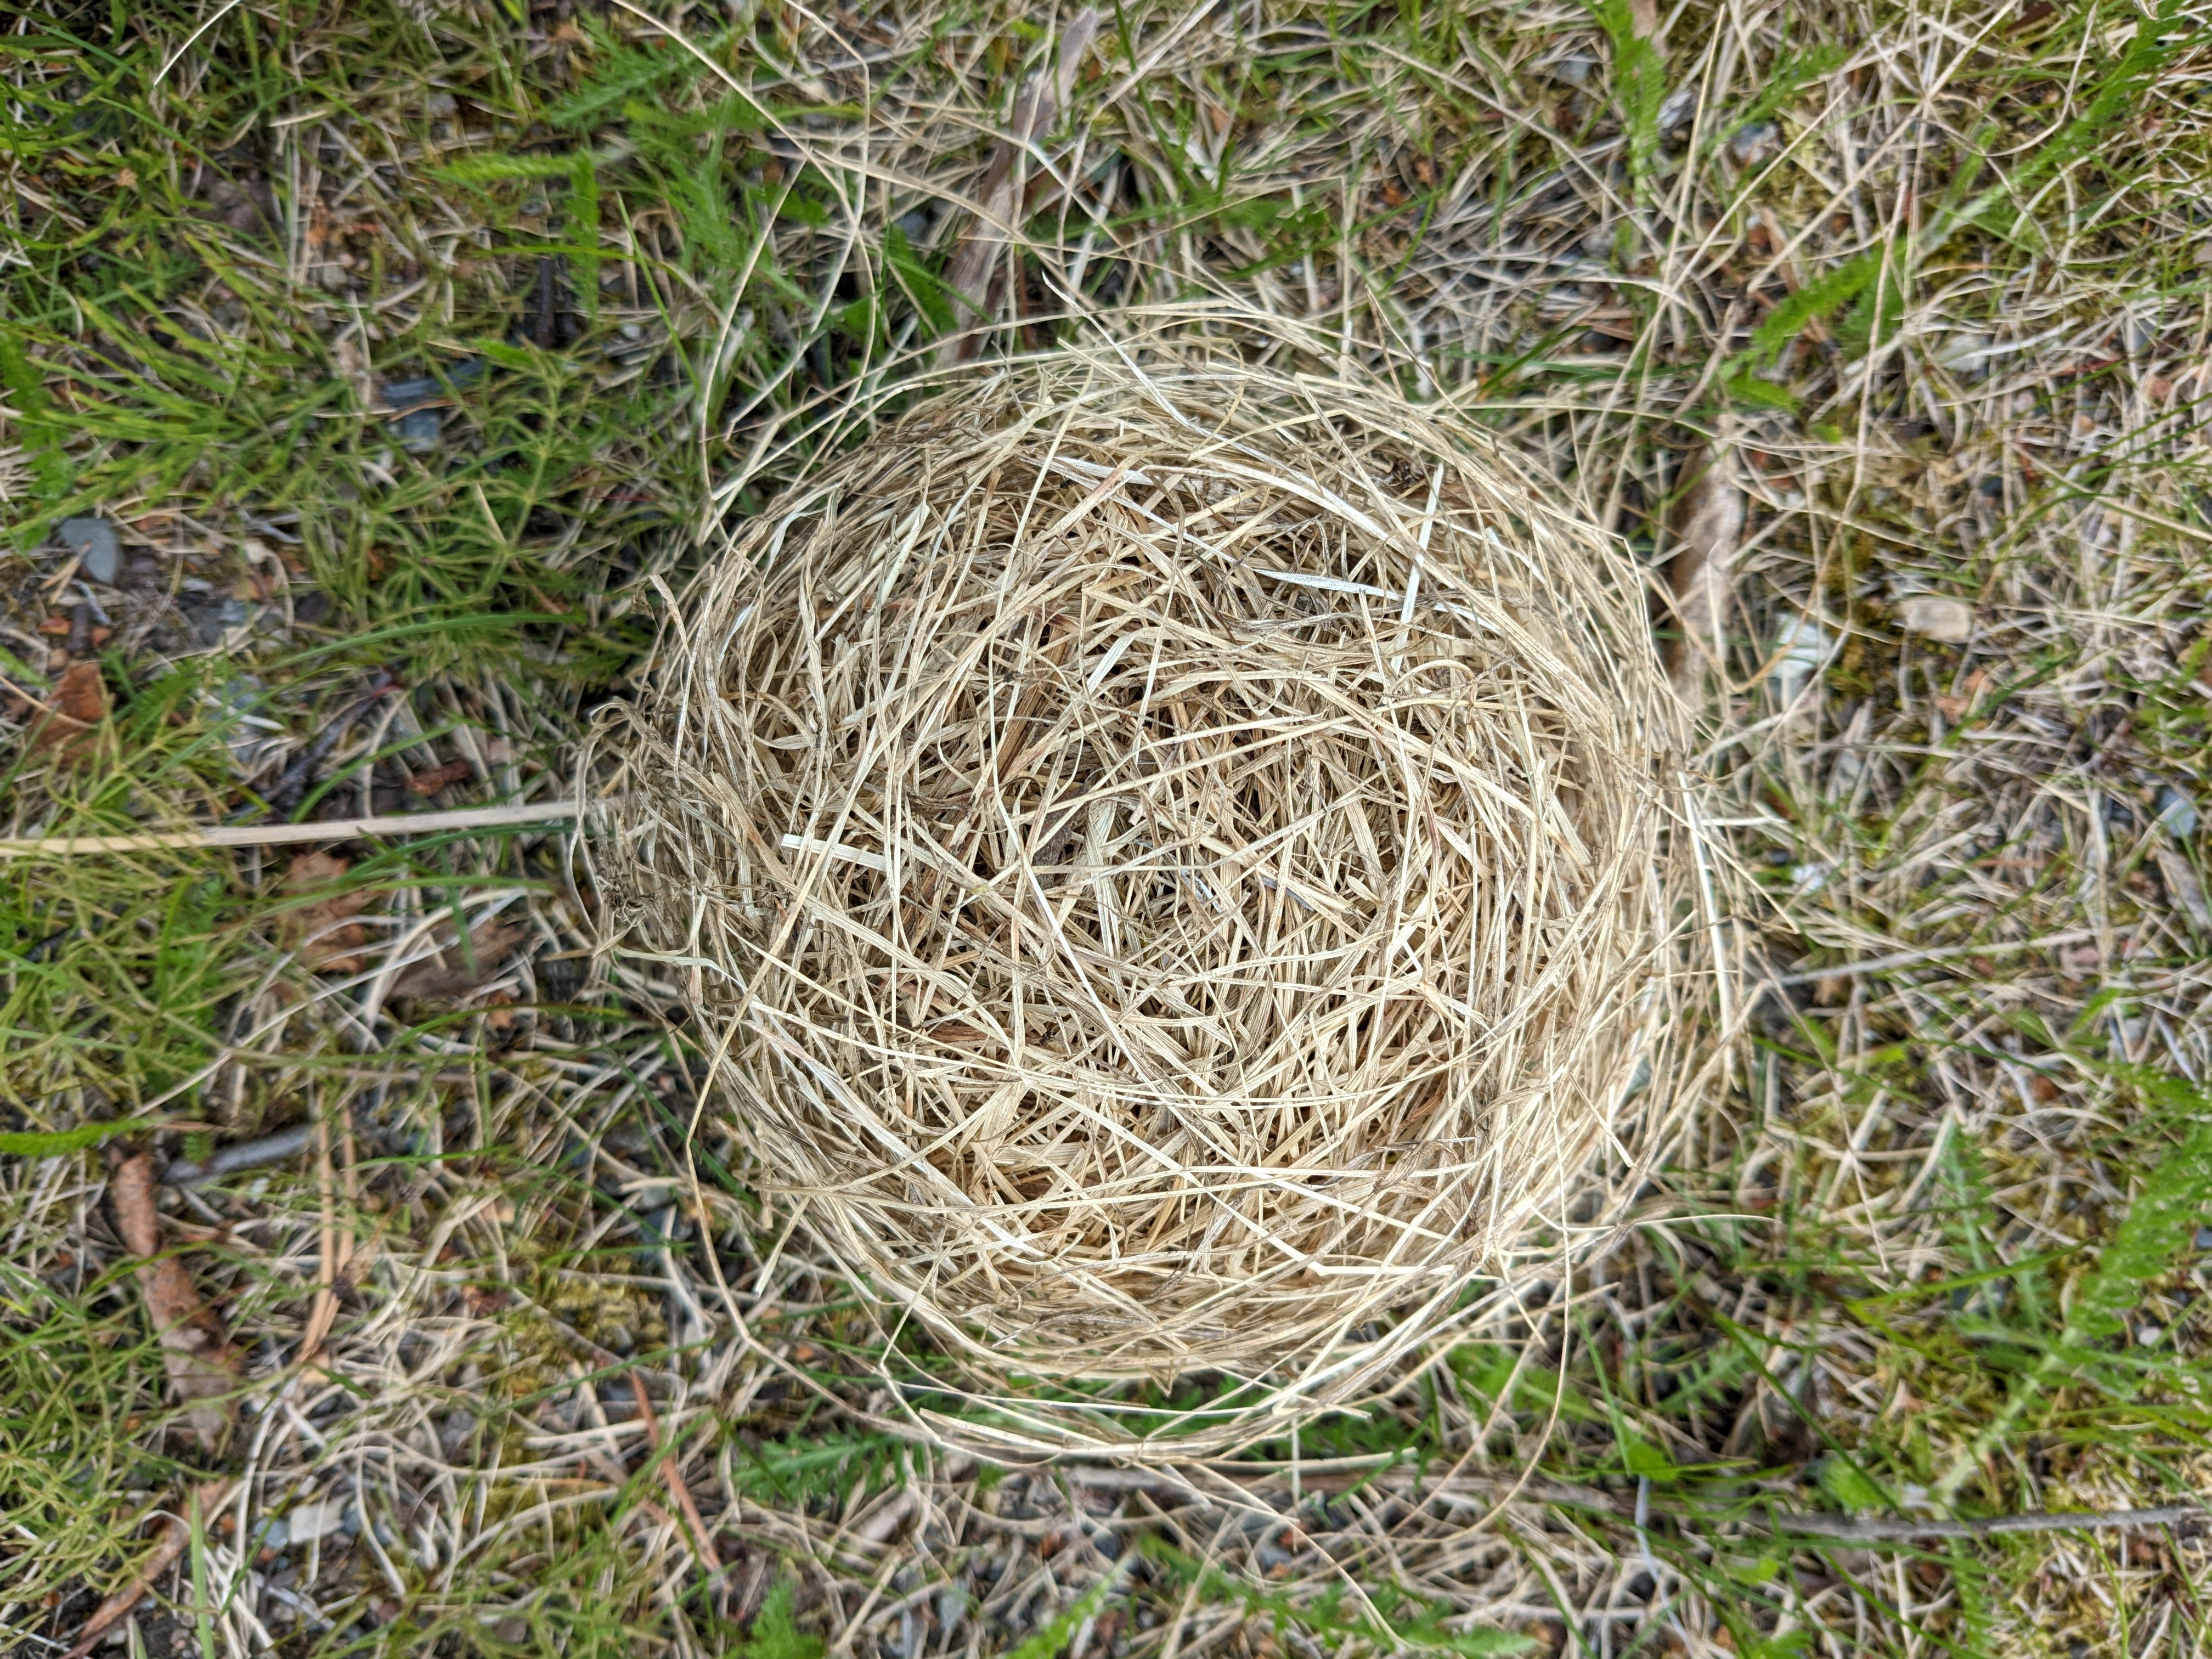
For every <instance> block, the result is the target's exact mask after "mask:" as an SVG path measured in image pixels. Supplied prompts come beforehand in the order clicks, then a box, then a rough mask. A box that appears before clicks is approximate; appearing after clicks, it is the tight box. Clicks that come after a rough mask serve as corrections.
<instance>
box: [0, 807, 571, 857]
mask: <svg viewBox="0 0 2212 1659" xmlns="http://www.w3.org/2000/svg"><path fill="white" fill-rule="evenodd" d="M577 816H579V812H578V808H577V805H576V803H575V802H574V801H572V800H556V801H544V802H529V803H526V804H519V805H507V806H465V807H462V808H460V809H459V810H458V811H451V812H386V813H382V814H380V815H379V816H377V817H368V818H326V819H325V820H324V821H323V822H322V823H255V824H237V825H228V824H226V825H224V826H223V827H222V828H221V829H173V830H155V831H149V833H147V834H145V835H139V836H26V837H24V838H23V839H21V840H19V841H0V858H10V859H28V858H61V857H66V856H68V855H70V854H75V853H143V852H151V851H153V850H155V849H156V848H164V847H280V846H283V845H284V844H286V843H288V842H301V841H352V840H354V839H356V837H359V836H428V835H435V834H436V833H438V832H440V831H441V830H447V829H499V828H501V827H502V826H505V825H507V824H516V823H567V822H568V821H569V820H570V819H572V818H574V817H577Z"/></svg>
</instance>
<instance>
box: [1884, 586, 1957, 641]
mask: <svg viewBox="0 0 2212 1659" xmlns="http://www.w3.org/2000/svg"><path fill="white" fill-rule="evenodd" d="M1899 614H1900V616H1901V617H1902V619H1903V621H1904V623H1905V632H1906V633H1908V634H1920V635H1925V636H1926V637H1927V638H1929V639H1931V640H1941V641H1943V642H1944V643H1945V644H1947V645H1963V644H1964V643H1966V641H1968V640H1971V639H1972V638H1973V637H1974V607H1973V606H1972V605H1968V604H1967V603H1966V601H1965V600H1964V599H1945V598H1944V597H1942V595H1941V594H1937V593H1915V594H1914V595H1912V597H1911V598H1910V599H1906V600H1905V603H1904V604H1903V605H1901V606H1899Z"/></svg>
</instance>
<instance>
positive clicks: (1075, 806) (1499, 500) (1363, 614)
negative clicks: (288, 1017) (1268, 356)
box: [595, 333, 1712, 1394]
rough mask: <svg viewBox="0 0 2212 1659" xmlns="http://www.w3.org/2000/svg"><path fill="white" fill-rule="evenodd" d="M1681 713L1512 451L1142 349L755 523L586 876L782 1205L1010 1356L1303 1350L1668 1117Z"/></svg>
mask: <svg viewBox="0 0 2212 1659" xmlns="http://www.w3.org/2000/svg"><path fill="white" fill-rule="evenodd" d="M1683 744H1684V718H1683V714H1682V712H1681V710H1680V707H1679V705H1678V704H1677V703H1676V702H1675V701H1674V695H1673V693H1672V692H1671V691H1670V690H1668V684H1667V681H1666V678H1665V676H1664V674H1663V673H1662V670H1661V667H1660V665H1659V663H1658V661H1657V659H1656V655H1655V653H1654V651H1653V648H1652V645H1651V635H1650V627H1649V624H1648V623H1647V622H1646V620H1645V614H1644V596H1643V593H1642V591H1641V589H1640V587H1639V585H1638V578H1637V576H1636V574H1635V572H1634V569H1633V568H1632V565H1631V563H1630V562H1629V561H1628V560H1627V559H1626V556H1625V554H1623V553H1622V552H1620V550H1618V549H1617V548H1616V546H1615V545H1614V544H1613V543H1612V542H1611V541H1610V540H1609V539H1608V538H1606V537H1605V536H1604V535H1603V534H1601V532H1598V531H1597V530H1595V529H1594V528H1592V527H1591V526H1589V524H1588V523H1586V522H1585V521H1584V520H1582V519H1581V518H1579V517H1577V516H1576V515H1575V514H1573V513H1571V512H1568V511H1565V510H1563V509H1562V507H1559V506H1558V505H1556V504H1554V503H1553V501H1550V500H1549V499H1548V498H1547V489H1546V488H1545V487H1544V485H1543V484H1541V483H1540V482H1539V480H1538V478H1537V477H1535V475H1534V473H1533V471H1531V469H1530V468H1528V466H1527V465H1525V464H1523V463H1521V462H1519V461H1518V460H1516V458H1515V457H1514V456H1513V455H1512V454H1510V453H1508V452H1507V451H1505V450H1504V449H1501V448H1500V447H1498V446H1497V445H1496V444H1494V443H1492V442H1489V441H1485V440H1483V439H1480V438H1479V437H1478V436H1476V435H1474V433H1473V432H1472V431H1470V430H1469V429H1468V428H1465V427H1463V426H1462V425H1460V424H1458V423H1456V422H1454V421H1453V420H1452V419H1451V417H1450V414H1449V410H1448V409H1447V408H1444V407H1443V406H1440V405H1437V404H1425V405H1424V404H1413V403H1411V402H1408V401H1407V399H1406V398H1403V397H1401V396H1400V395H1399V394H1398V393H1397V392H1395V391H1394V390H1393V389H1391V388H1390V387H1389V386H1385V385H1382V384H1378V383H1373V382H1362V383H1352V382H1349V381H1343V380H1323V379H1316V378H1310V377H1300V376H1297V375H1295V374H1290V373H1287V372H1281V371H1278V370H1275V369H1270V368H1255V367H1253V366H1251V365H1250V364H1249V362H1246V361H1244V360H1243V359H1240V358H1238V357H1237V356H1232V355H1230V354H1228V353H1225V352H1223V351H1219V350H1215V351H1212V352H1211V353H1209V352H1208V351H1207V350H1206V349H1204V348H1203V347H1201V346H1200V345H1197V344H1194V343H1192V341H1191V339H1190V338H1189V337H1188V335H1186V336H1183V337H1182V343H1180V344H1170V343H1168V342H1167V337H1166V336H1165V335H1163V334H1159V333H1155V334H1154V335H1152V337H1149V338H1148V339H1146V341H1144V342H1142V343H1139V344H1136V345H1128V346H1125V345H1121V344H1115V343H1111V342H1108V343H1099V344H1093V345H1091V346H1088V347H1082V348H1077V349H1070V350H1068V351H1066V352H1065V353H1062V354H1059V355H1057V356H1053V357H1049V358H1045V359H1042V360H1036V361H1032V362H1024V363H1018V364H1016V365H1014V366H1012V367H1011V368H1000V369H997V370H994V371H991V372H987V373H986V372H981V371H977V372H975V373H972V374H970V375H969V376H968V377H967V378H966V379H964V380H956V381H955V384H954V385H953V386H951V388H950V389H949V390H947V391H945V392H943V393H942V394H940V395H939V396H937V397H936V398H933V399H932V400H930V401H928V402H927V403H925V404H923V405H922V406H921V407H920V408H918V409H916V410H914V411H912V412H911V413H909V414H908V415H907V416H905V417H904V418H902V419H901V420H899V421H897V422H894V423H891V424H890V425H889V426H887V427H885V428H883V429H881V430H880V431H879V432H878V434H877V435H875V436H873V437H872V438H871V439H870V440H869V441H866V443H865V445H863V446H862V447H859V448H857V449H856V450H854V451H853V452H852V453H849V454H848V455H847V456H846V457H844V458H843V459H839V460H837V461H836V462H834V463H832V464H829V465H825V466H823V468H822V469H820V470H819V471H817V473H816V474H815V475H814V476H812V477H811V478H810V479H808V480H807V481H806V482H805V483H803V484H802V485H801V486H800V487H799V488H797V489H794V490H793V491H792V492H791V493H790V494H788V495H786V496H785V497H784V498H783V499H782V500H781V501H780V502H779V503H777V504H776V505H775V506H774V507H772V508H771V509H770V510H769V511H768V512H767V513H763V515H762V516H761V517H759V518H758V519H757V520H753V521H752V522H751V523H750V524H749V525H747V526H744V530H743V532H742V533H741V534H740V535H739V536H738V538H737V539H736V540H735V542H734V543H733V544H732V546H731V547H730V548H729V550H727V552H726V555H725V556H722V557H720V559H718V560H716V561H715V562H713V564H712V565H711V567H710V568H708V569H707V570H705V571H704V572H703V574H702V575H701V577H700V578H699V580H697V581H696V583H695V584H694V586H692V588H691V589H690V592H688V594H686V595H685V596H684V598H683V599H682V601H681V603H680V605H678V609H677V611H676V613H675V616H674V619H673V621H672V622H671V627H670V629H669V631H668V632H667V633H666V635H665V637H664V640H663V645H662V649H661V650H660V652H659V655H658V658H657V667H656V669H655V671H654V672H653V675H652V677H651V679H650V684H649V685H648V686H647V689H646V690H645V691H644V692H643V693H642V695H641V697H640V698H639V699H638V701H637V702H635V705H634V706H631V707H629V708H624V709H623V710H620V711H617V713H616V714H613V715H612V716H611V719H610V720H609V722H608V723H607V724H606V725H605V726H603V727H602V729H601V733H600V752H601V754H602V755H605V754H609V753H611V754H613V755H615V756H617V757H618V758H619V761H620V763H621V764H620V775H619V776H618V777H617V778H616V779H615V780H614V782H613V786H612V787H613V791H614V793H617V795H618V796H619V798H620V805H618V806H617V811H616V825H615V827H614V828H613V829H612V830H611V832H610V833H609V835H608V836H606V837H605V838H603V840H602V842H601V844H600V845H599V848H598V849H597V854H596V860H595V862H596V866H597V870H598V878H599V881H600V883H601V884H602V887H603V890H605V891H606V892H607V893H608V894H609V895H610V896H611V897H613V898H615V899H616V900H617V905H616V907H615V908H616V915H617V922H616V925H617V928H623V929H627V930H628V937H629V941H630V945H631V948H633V949H636V950H639V951H643V952H646V953H647V954H651V955H657V956H658V957H660V958H661V959H662V960H663V962H664V963H670V964H673V965H674V966H675V967H676V969H678V972H677V975H676V977H677V978H678V980H679V981H681V982H683V983H684V984H685V985H686V986H687V987H688V993H687V995H686V999H685V1000H686V1001H687V1002H688V1004H689V1006H690V1012H691V1013H692V1014H693V1015H694V1016H696V1021H697V1024H698V1028H699V1030H700V1033H701V1039H702V1043H703V1045H704V1046H705V1048H707V1049H708V1052H709V1053H710V1054H711V1055H712V1056H713V1063H714V1071H715V1075H716V1078H717V1080H718V1081H719V1083H720V1085H721V1088H722V1090H723V1091H725V1094H726V1098H727V1100H728V1103H729V1107H730V1109H732V1111H734V1112H735V1113H736V1115H737V1118H738V1123H739V1126H740V1127H741V1131H742V1133H743V1134H744V1137H745V1139H746V1140H747V1141H748V1142H749V1144H750V1148H751V1150H752V1152H754V1153H755V1155H756V1156H757V1159H758V1163H759V1165H760V1171H759V1175H760V1179H761V1180H762V1182H763V1186H764V1188H765V1189H766V1191H767V1192H768V1193H769V1194H770V1195H771V1196H772V1199H773V1200H774V1202H775V1206H776V1209H777V1211H778V1212H779V1213H778V1218H777V1220H776V1222H775V1225H782V1224H783V1223H784V1222H785V1221H787V1220H789V1219H793V1218H796V1219H797V1220H798V1221H799V1223H800V1225H803V1226H804V1227H805V1229H806V1230H807V1231H809V1232H810V1233H811V1235H812V1236H813V1237H815V1238H816V1239H817V1240H818V1241H819V1242H820V1243H822V1244H823V1246H825V1247H826V1248H827V1249H829V1252H830V1253H831V1254H832V1255H834V1256H835V1257H836V1259H837V1261H839V1262H840V1263H841V1264H842V1266H843V1267H845V1268H847V1269H848V1271H849V1272H850V1273H852V1274H853V1275H854V1278H855V1279H857V1280H858V1281H859V1282H860V1283H861V1284H863V1285H867V1286H869V1287H871V1288H872V1291H873V1292H874V1293H875V1294H877V1295H878V1296H880V1297H883V1298H884V1301H885V1302H886V1303H887V1304H890V1307H891V1308H892V1309H895V1310H900V1311H902V1312H907V1313H910V1314H911V1315H912V1316H915V1317H916V1318H918V1319H919V1320H920V1322H921V1324H922V1325H923V1326H924V1327H926V1328H927V1330H928V1331H929V1332H930V1333H931V1334H932V1335H933V1337H935V1338H936V1339H937V1340H938V1341H939V1343H940V1344H942V1345H944V1346H948V1347H950V1348H951V1349H953V1350H954V1351H956V1352H958V1353H960V1354H961V1355H962V1356H963V1358H965V1359H966V1360H967V1362H968V1363H969V1364H970V1365H981V1367H983V1369H984V1370H986V1371H987V1373H996V1372H1002V1371H1020V1372H1025V1373H1029V1374H1032V1375H1044V1376H1087V1377H1132V1376H1137V1377H1154V1378H1158V1377H1163V1376H1170V1375H1173V1374H1176V1373H1180V1372H1185V1371H1188V1370H1193V1369H1227V1370H1238V1371H1243V1372H1246V1373H1253V1372H1260V1371H1268V1370H1273V1372H1274V1374H1276V1375H1278V1376H1288V1375H1290V1374H1291V1372H1293V1371H1294V1370H1299V1369H1300V1368H1302V1367H1303V1368H1304V1370H1305V1372H1306V1374H1307V1376H1309V1378H1311V1377H1312V1376H1313V1375H1314V1372H1313V1368H1314V1367H1315V1366H1316V1365H1321V1364H1324V1362H1325V1361H1326V1360H1327V1357H1328V1356H1329V1355H1331V1354H1342V1353H1343V1352H1346V1351H1347V1344H1349V1345H1351V1346H1352V1347H1354V1348H1359V1347H1365V1348H1371V1349H1372V1350H1373V1351H1374V1352H1375V1353H1376V1357H1377V1358H1380V1357H1381V1356H1382V1354H1383V1352H1403V1350H1404V1347H1405V1346H1406V1345H1407V1343H1410V1342H1411V1341H1412V1340H1414V1339H1415V1338H1416V1337H1417V1336H1418V1335H1419V1334H1420V1332H1421V1331H1422V1330H1423V1329H1424V1328H1427V1327H1428V1326H1430V1325H1431V1324H1433V1322H1434V1321H1435V1320H1436V1318H1437V1317H1438V1316H1441V1315H1443V1314H1444V1313H1445V1312H1446V1311H1448V1310H1449V1308H1450V1307H1451V1306H1452V1305H1453V1304H1454V1303H1455V1299H1456V1298H1458V1297H1461V1296H1462V1294H1463V1291H1464V1287H1465V1285H1467V1283H1468V1280H1469V1279H1470V1276H1472V1275H1476V1274H1484V1273H1489V1274H1500V1275H1503V1274H1505V1273H1509V1272H1510V1267H1511V1264H1512V1263H1514V1262H1515V1261H1516V1260H1517V1259H1519V1258H1520V1257H1521V1255H1522V1254H1523V1253H1524V1252H1525V1249H1526V1247H1527V1244H1528V1241H1529V1240H1530V1239H1531V1238H1532V1237H1537V1236H1541V1237H1546V1238H1548V1239H1550V1240H1553V1241H1554V1242H1555V1243H1556V1242H1557V1241H1559V1240H1560V1239H1562V1238H1564V1237H1567V1236H1568V1234H1569V1233H1570V1232H1571V1231H1572V1229H1571V1225H1570V1221H1571V1216H1570V1211H1571V1207H1572V1206H1573V1204H1574V1202H1575V1200H1576V1199H1577V1192H1578V1186H1580V1185H1581V1184H1582V1183H1583V1182H1584V1181H1585V1178H1586V1172H1588V1171H1589V1170H1591V1169H1592V1167H1593V1165H1594V1163H1595V1162H1597V1161H1598V1159H1599V1155H1600V1154H1601V1152H1604V1153H1606V1154H1607V1159H1606V1160H1605V1161H1606V1163H1607V1167H1609V1168H1610V1169H1612V1170H1613V1171H1614V1172H1615V1174H1616V1176H1618V1175H1619V1174H1620V1172H1621V1171H1623V1170H1629V1169H1632V1167H1633V1164H1634V1159H1635V1151H1634V1149H1635V1147H1636V1146H1638V1145H1639V1144H1642V1143H1643V1142H1644V1141H1645V1140H1646V1139H1648V1137H1646V1136H1645V1135H1644V1134H1643V1133H1642V1132H1641V1131H1642V1128H1643V1127H1644V1126H1645V1125H1647V1124H1648V1123H1650V1122H1653V1121H1656V1120H1657V1119H1658V1118H1660V1117H1662V1116H1666V1115H1670V1114H1671V1113H1672V1112H1673V1111H1674V1109H1675V1108H1676V1107H1677V1106H1678V1105H1679V1104H1680V1097H1681V1095H1682V1092H1683V1091H1682V1090H1681V1088H1680V1084H1681V1082H1682V1080H1683V1079H1684V1078H1685V1076H1686V1072H1687V1068H1688V1066H1690V1065H1691V1064H1692V1062H1693V1061H1694V1060H1695V1059H1696V1057H1697V1053H1698V1048H1697V1044H1695V1043H1694V1042H1690V1041H1687V1040H1686V1039H1685V1037H1684V1033H1685V1031H1686V1029H1688V1026H1689V1025H1690V1024H1694V1022H1692V1021H1686V1009H1687V1008H1688V1007H1690V1006H1692V1005H1693V1004H1695V1005H1699V1006H1702V1004H1703V1002H1704V1000H1705V996H1706V994H1707V992H1708V990H1709V986H1708V984H1707V982H1706V981H1707V978H1708V975H1709V970H1710V969H1711V965H1712V963H1711V952H1710V949H1709V945H1708V940H1709V938H1710V935H1709V933H1708V932H1707V930H1706V927H1705V920H1706V919H1705V917H1704V916H1703V915H1701V914H1700V912H1699V907H1698V905H1697V902H1696V895H1697V883H1696V880H1695V876H1694V866H1695V852H1694V848H1693V845H1692V843H1693V842H1694V841H1695V835H1694V805H1693V803H1692V802H1690V801H1688V800H1686V799H1685V797H1684V795H1683V793H1682V791H1683V788H1684V783H1685V775H1684V773H1683V771H1682V763H1681V751H1682V747H1683ZM1590 1213H1591V1210H1590V1208H1589V1206H1588V1205H1585V1206H1584V1209H1583V1212H1582V1213H1580V1214H1577V1215H1575V1216H1574V1217H1572V1219H1574V1220H1587V1219H1588V1218H1589V1214H1590ZM1369 1369H1370V1368H1368V1367H1365V1366H1361V1365H1356V1364H1355V1365H1354V1366H1353V1367H1352V1370H1354V1371H1358V1372H1362V1373H1365V1372H1366V1371H1368V1370H1369ZM1337 1374H1338V1375H1340V1376H1342V1375H1346V1374H1348V1373H1346V1372H1345V1371H1344V1370H1343V1368H1342V1365H1341V1363H1340V1362H1339V1363H1338V1369H1337ZM1322 1392H1324V1393H1328V1394H1337V1393H1340V1391H1338V1390H1330V1389H1324V1390H1322Z"/></svg>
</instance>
